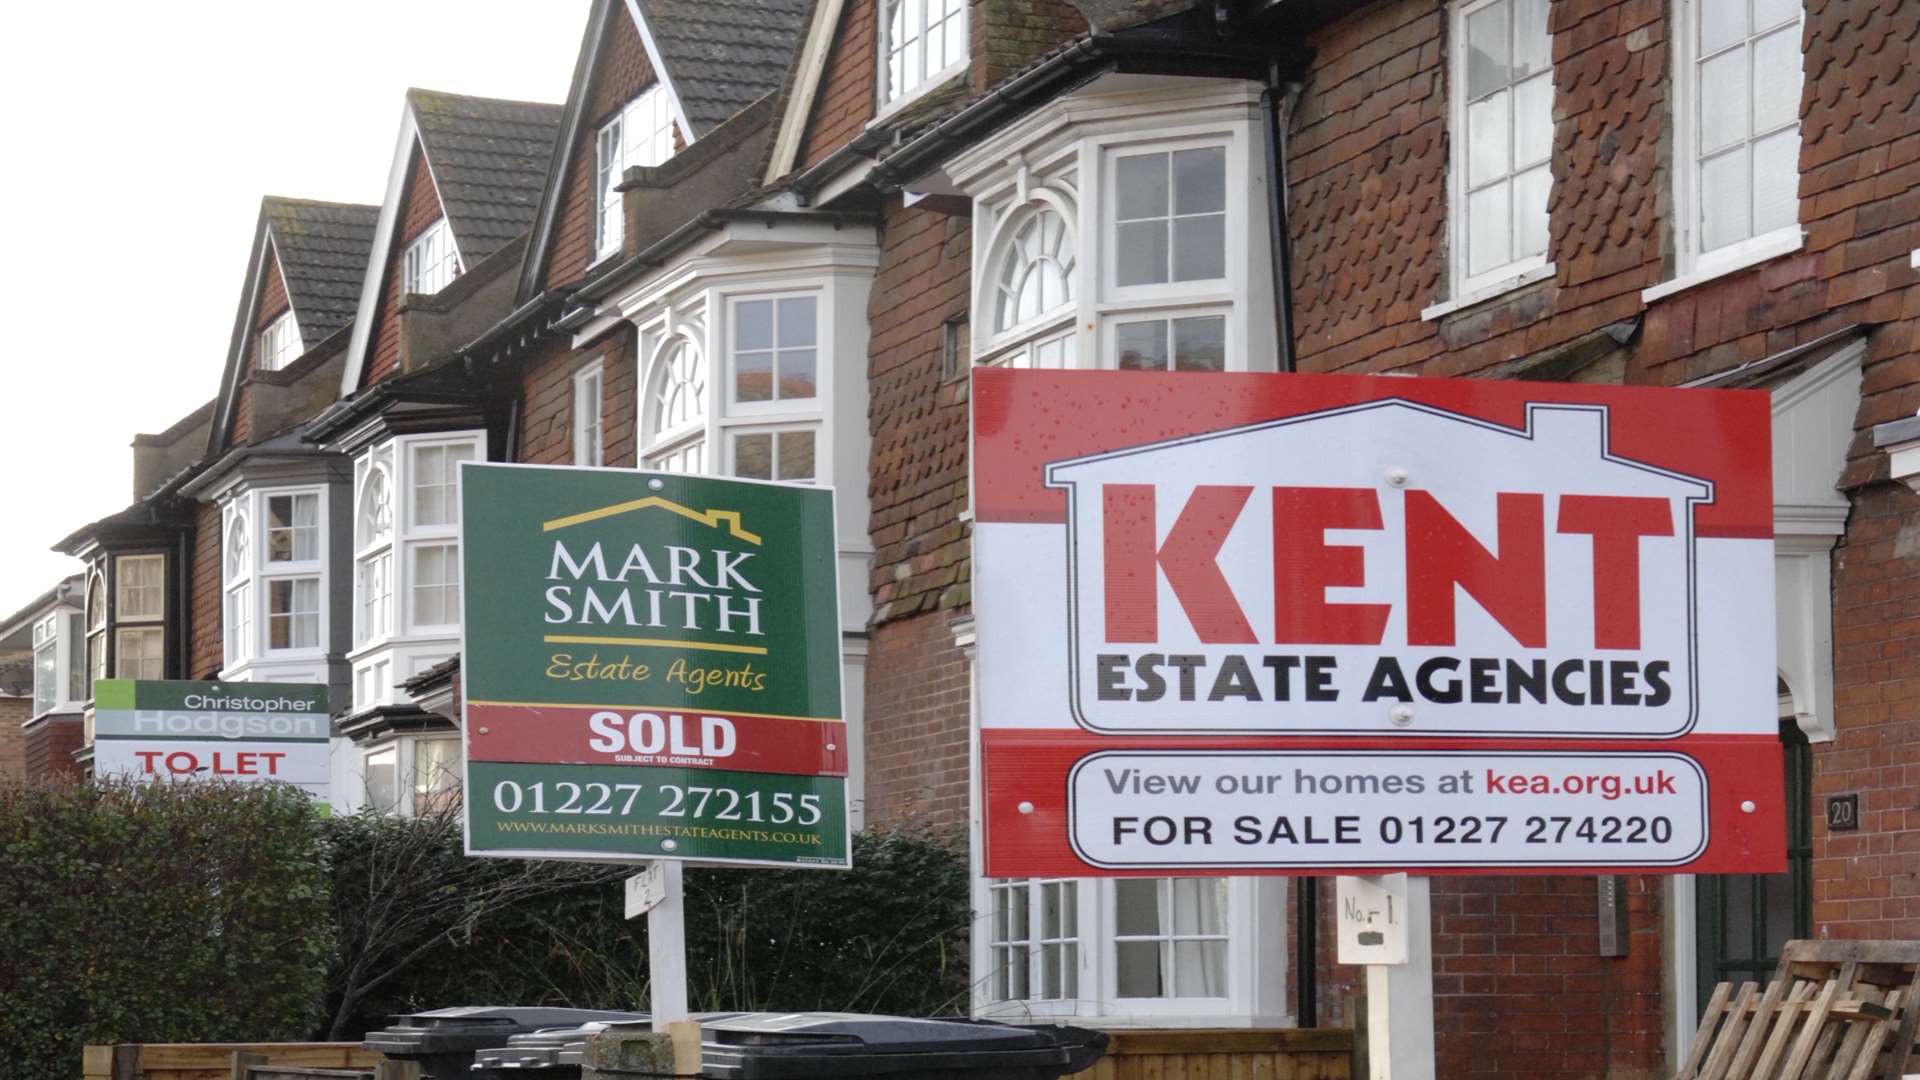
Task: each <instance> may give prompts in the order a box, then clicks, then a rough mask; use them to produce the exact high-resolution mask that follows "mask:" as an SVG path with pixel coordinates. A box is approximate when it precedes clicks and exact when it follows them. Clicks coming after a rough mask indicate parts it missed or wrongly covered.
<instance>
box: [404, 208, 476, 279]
mask: <svg viewBox="0 0 1920 1080" xmlns="http://www.w3.org/2000/svg"><path fill="white" fill-rule="evenodd" d="M461 273H462V267H461V264H460V249H459V248H458V247H457V246H455V244H454V242H453V230H452V229H451V228H449V227H448V226H447V219H446V218H444V217H443V218H441V219H440V220H438V221H435V222H434V223H433V224H431V225H429V226H427V227H426V229H425V230H424V231H422V232H421V233H420V235H419V236H416V237H414V238H413V242H412V243H410V244H408V245H407V253H406V258H405V262H404V278H403V280H404V281H405V289H404V291H405V292H406V293H407V294H408V295H418V296H432V295H433V294H434V293H437V292H439V291H440V290H441V289H444V288H446V287H447V286H448V285H451V284H453V282H454V279H456V278H458V277H459V276H460V274H461Z"/></svg>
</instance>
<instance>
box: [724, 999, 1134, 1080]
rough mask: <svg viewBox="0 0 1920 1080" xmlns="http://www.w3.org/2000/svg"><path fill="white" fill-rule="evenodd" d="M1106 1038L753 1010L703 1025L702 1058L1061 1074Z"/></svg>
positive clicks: (819, 1070) (854, 1070)
mask: <svg viewBox="0 0 1920 1080" xmlns="http://www.w3.org/2000/svg"><path fill="white" fill-rule="evenodd" d="M1106 1042H1107V1037H1106V1036H1105V1035H1104V1034H1102V1033H1100V1032H1096V1031H1088V1030H1086V1029H1083V1028H1070V1027H1047V1026H1035V1027H1020V1026H1015V1025H1011V1024H999V1023H993V1022H990V1021H976V1020H959V1019H953V1020H921V1019H913V1018H909V1017H900V1016H865V1015H860V1014H855V1013H753V1014H748V1015H745V1016H739V1017H735V1018H733V1019H730V1020H714V1021H710V1022H707V1023H705V1024H704V1025H703V1038H702V1044H703V1045H702V1057H703V1060H704V1062H705V1065H706V1069H707V1071H708V1072H710V1073H712V1074H713V1075H716V1076H728V1077H760V1078H768V1080H772V1078H781V1077H787V1078H802V1077H816V1076H835V1077H840V1076H887V1075H898V1076H912V1075H915V1074H917V1073H923V1072H930V1071H940V1070H946V1071H975V1070H978V1071H980V1072H981V1073H982V1074H983V1075H993V1076H1001V1075H1005V1076H1014V1075H1029V1076H1062V1075H1065V1074H1066V1073H1068V1072H1072V1071H1078V1069H1077V1068H1076V1065H1079V1066H1080V1067H1084V1064H1091V1063H1092V1061H1094V1060H1097V1059H1098V1057H1099V1056H1100V1053H1101V1052H1102V1051H1103V1050H1104V1049H1105V1047H1106ZM1081 1063H1084V1064H1081Z"/></svg>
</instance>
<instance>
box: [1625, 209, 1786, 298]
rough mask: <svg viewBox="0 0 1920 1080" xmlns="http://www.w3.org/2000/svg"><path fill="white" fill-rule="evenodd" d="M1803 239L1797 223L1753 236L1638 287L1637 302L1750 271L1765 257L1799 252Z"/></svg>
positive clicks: (1771, 257) (1666, 295) (1776, 256)
mask: <svg viewBox="0 0 1920 1080" xmlns="http://www.w3.org/2000/svg"><path fill="white" fill-rule="evenodd" d="M1806 242H1807V234H1806V233H1804V232H1801V231H1800V227H1799V226H1797V225H1796V226H1794V227H1793V228H1792V229H1783V230H1781V231H1780V232H1777V233H1769V234H1768V235H1766V236H1757V237H1754V238H1753V239H1752V240H1747V241H1743V242H1742V243H1740V244H1738V245H1735V246H1734V247H1733V248H1731V249H1729V250H1728V251H1727V252H1725V253H1723V254H1721V255H1718V256H1716V257H1715V258H1714V259H1713V260H1712V261H1710V262H1707V263H1705V264H1704V265H1702V266H1699V267H1696V268H1695V269H1693V270H1690V271H1688V272H1687V273H1684V274H1681V275H1680V276H1678V277H1676V278H1674V279H1673V280H1671V281H1663V282H1661V283H1660V284H1658V285H1655V286H1653V287H1652V288H1649V289H1643V290H1641V292H1640V301H1641V302H1642V303H1646V304H1651V303H1653V302H1654V301H1655V300H1659V299H1661V298H1663V297H1668V296H1672V295H1674V294H1675V293H1681V292H1685V291H1687V290H1688V289H1691V288H1693V287H1694V286H1696V285H1704V284H1706V283H1707V282H1709V281H1712V280H1714V279H1715V278H1722V277H1726V276H1727V275H1728V274H1737V273H1739V272H1740V271H1742V270H1750V269H1752V268H1753V267H1756V266H1759V265H1760V264H1761V263H1763V262H1766V261H1768V260H1769V259H1777V258H1779V257H1780V256H1782V255H1790V254H1792V253H1793V252H1796V251H1799V250H1800V249H1801V248H1802V247H1803V246H1805V244H1806Z"/></svg>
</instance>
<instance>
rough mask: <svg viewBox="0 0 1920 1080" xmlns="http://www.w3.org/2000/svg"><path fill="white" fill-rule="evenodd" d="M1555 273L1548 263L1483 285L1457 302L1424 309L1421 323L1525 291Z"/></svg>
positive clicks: (1442, 303)
mask: <svg viewBox="0 0 1920 1080" xmlns="http://www.w3.org/2000/svg"><path fill="white" fill-rule="evenodd" d="M1553 272H1554V271H1553V264H1552V263H1548V264H1547V265H1545V266H1536V267H1534V268H1533V269H1531V270H1524V271H1522V272H1520V273H1518V274H1515V275H1514V276H1512V277H1510V278H1506V279H1504V280H1501V281H1496V282H1494V283H1493V284H1491V285H1483V286H1481V287H1480V288H1478V289H1474V290H1472V291H1470V292H1468V293H1467V294H1466V295H1465V296H1462V297H1460V298H1459V299H1457V300H1442V301H1440V302H1439V303H1437V304H1434V305H1433V306H1432V307H1428V308H1422V309H1421V311H1420V321H1421V322H1432V321H1434V320H1435V319H1441V318H1445V317H1446V316H1448V315H1451V314H1453V313H1454V312H1456V311H1465V310H1466V309H1468V308H1470V307H1477V306H1479V305H1481V304H1484V303H1486V302H1488V301H1489V300H1498V299H1499V298H1500V297H1502V296H1505V295H1507V294H1508V293H1510V292H1513V291H1515V290H1517V289H1524V288H1526V287H1527V286H1529V285H1532V284H1533V283H1534V282H1536V281H1545V280H1547V279H1548V278H1550V277H1552V276H1553Z"/></svg>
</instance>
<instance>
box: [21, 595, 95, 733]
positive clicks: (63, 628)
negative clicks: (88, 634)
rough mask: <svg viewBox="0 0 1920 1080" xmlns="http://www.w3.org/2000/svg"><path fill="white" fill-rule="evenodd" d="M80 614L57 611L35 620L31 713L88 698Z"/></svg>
mask: <svg viewBox="0 0 1920 1080" xmlns="http://www.w3.org/2000/svg"><path fill="white" fill-rule="evenodd" d="M81 630H82V626H81V616H79V615H75V614H72V613H71V612H69V611H56V612H54V613H52V614H49V615H46V616H44V617H43V618H40V619H38V620H36V621H35V622H34V624H33V630H32V635H31V640H32V647H33V715H34V716H44V715H46V714H47V713H50V712H56V711H60V710H63V709H72V708H77V707H78V705H79V703H80V702H82V701H85V700H86V698H87V685H86V665H85V663H84V661H83V659H82V654H81V651H80V650H81V644H80V643H81Z"/></svg>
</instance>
